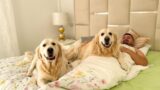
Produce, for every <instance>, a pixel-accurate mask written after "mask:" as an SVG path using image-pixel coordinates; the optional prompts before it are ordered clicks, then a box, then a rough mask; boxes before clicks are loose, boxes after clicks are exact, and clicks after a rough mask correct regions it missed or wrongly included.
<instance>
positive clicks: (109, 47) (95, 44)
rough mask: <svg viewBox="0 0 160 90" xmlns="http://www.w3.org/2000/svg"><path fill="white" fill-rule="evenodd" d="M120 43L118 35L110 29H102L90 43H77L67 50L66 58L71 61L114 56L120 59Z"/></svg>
mask: <svg viewBox="0 0 160 90" xmlns="http://www.w3.org/2000/svg"><path fill="white" fill-rule="evenodd" d="M118 54H119V43H118V41H117V36H116V34H114V33H112V32H111V31H110V30H109V29H102V30H100V32H99V33H98V34H97V35H95V37H94V38H93V39H92V40H91V41H90V42H84V43H82V42H81V40H79V41H77V42H75V43H74V44H73V46H72V47H71V48H70V49H68V50H66V57H67V58H68V59H69V60H71V59H82V60H83V59H84V58H86V57H88V56H90V55H98V56H113V57H117V58H118Z"/></svg>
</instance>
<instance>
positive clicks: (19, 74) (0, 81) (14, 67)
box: [0, 56, 38, 90]
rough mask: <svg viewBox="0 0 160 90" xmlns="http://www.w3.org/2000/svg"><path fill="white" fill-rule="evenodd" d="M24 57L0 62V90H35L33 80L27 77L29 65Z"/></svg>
mask: <svg viewBox="0 0 160 90" xmlns="http://www.w3.org/2000/svg"><path fill="white" fill-rule="evenodd" d="M23 59H24V56H20V57H11V58H7V59H1V60H0V90H37V89H38V87H37V86H36V83H35V81H34V79H32V78H30V77H27V76H26V72H27V69H28V67H29V65H30V64H29V63H27V62H23Z"/></svg>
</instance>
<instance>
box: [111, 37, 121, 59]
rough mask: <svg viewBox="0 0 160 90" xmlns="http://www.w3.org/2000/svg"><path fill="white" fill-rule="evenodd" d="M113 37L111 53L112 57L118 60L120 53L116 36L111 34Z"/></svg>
mask: <svg viewBox="0 0 160 90" xmlns="http://www.w3.org/2000/svg"><path fill="white" fill-rule="evenodd" d="M113 35H114V43H113V46H112V51H113V55H114V57H116V58H118V57H119V53H120V48H119V46H120V42H119V41H118V39H117V35H116V34H113Z"/></svg>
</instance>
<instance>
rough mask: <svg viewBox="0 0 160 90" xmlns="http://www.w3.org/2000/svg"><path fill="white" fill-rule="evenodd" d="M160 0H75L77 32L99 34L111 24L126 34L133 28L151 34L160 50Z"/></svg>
mask: <svg viewBox="0 0 160 90" xmlns="http://www.w3.org/2000/svg"><path fill="white" fill-rule="evenodd" d="M158 6H159V0H74V14H75V34H76V38H77V39H78V38H80V37H81V36H92V35H95V34H96V33H97V32H98V31H99V30H100V29H102V28H110V29H112V30H113V31H114V32H115V33H117V34H118V35H122V34H123V33H124V32H126V31H127V30H128V29H129V28H132V29H134V30H135V31H136V32H138V33H139V34H140V35H142V36H148V37H151V42H150V43H151V45H152V49H154V50H160V7H158Z"/></svg>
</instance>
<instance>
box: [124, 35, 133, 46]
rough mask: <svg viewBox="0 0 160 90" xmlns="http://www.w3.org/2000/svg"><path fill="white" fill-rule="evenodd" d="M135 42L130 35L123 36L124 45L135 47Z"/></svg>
mask: <svg viewBox="0 0 160 90" xmlns="http://www.w3.org/2000/svg"><path fill="white" fill-rule="evenodd" d="M134 41H135V39H134V37H133V35H131V34H130V33H125V34H123V36H122V41H121V43H122V44H127V45H129V46H134Z"/></svg>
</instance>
